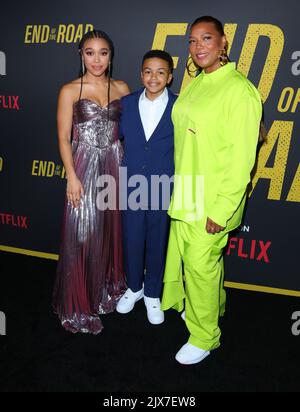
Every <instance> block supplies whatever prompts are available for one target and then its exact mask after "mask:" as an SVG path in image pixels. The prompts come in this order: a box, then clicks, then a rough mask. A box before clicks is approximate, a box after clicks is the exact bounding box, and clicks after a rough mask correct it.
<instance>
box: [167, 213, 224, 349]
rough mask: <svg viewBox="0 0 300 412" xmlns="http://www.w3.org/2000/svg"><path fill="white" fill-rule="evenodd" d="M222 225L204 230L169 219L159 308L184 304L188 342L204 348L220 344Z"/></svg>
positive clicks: (182, 305)
mask: <svg viewBox="0 0 300 412" xmlns="http://www.w3.org/2000/svg"><path fill="white" fill-rule="evenodd" d="M227 240H228V232H227V231H226V229H225V230H224V231H223V232H221V233H218V234H214V235H211V234H208V233H207V232H206V231H205V230H204V229H202V228H200V227H198V226H196V224H192V225H191V224H188V223H186V222H182V221H179V220H173V219H172V221H171V230H170V237H169V244H168V253H167V260H166V269H165V275H164V290H163V298H162V309H163V310H167V309H169V308H173V309H176V310H177V311H179V312H180V311H182V310H183V309H184V307H185V316H186V326H187V328H188V330H189V332H190V338H189V343H191V344H192V345H194V346H197V347H199V348H201V349H204V350H212V349H216V348H217V347H219V346H220V336H221V331H220V328H219V316H222V315H223V314H224V312H225V303H226V292H225V290H224V288H223V282H224V265H223V254H222V252H223V249H224V247H225V246H226V244H227Z"/></svg>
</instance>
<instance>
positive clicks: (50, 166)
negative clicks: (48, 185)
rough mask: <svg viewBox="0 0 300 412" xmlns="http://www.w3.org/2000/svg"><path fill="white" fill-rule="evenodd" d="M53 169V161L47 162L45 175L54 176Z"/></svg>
mask: <svg viewBox="0 0 300 412" xmlns="http://www.w3.org/2000/svg"><path fill="white" fill-rule="evenodd" d="M54 171H55V163H54V162H48V165H47V177H53V176H54Z"/></svg>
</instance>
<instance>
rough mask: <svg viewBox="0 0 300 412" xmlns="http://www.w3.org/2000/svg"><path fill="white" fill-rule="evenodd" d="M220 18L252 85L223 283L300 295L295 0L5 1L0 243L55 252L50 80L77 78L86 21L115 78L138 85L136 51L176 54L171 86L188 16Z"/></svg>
mask: <svg viewBox="0 0 300 412" xmlns="http://www.w3.org/2000/svg"><path fill="white" fill-rule="evenodd" d="M201 15H212V16H215V17H217V18H218V19H220V20H221V21H222V22H223V23H224V24H225V31H226V34H227V37H228V41H229V45H230V53H229V55H230V59H231V60H232V61H235V62H236V63H237V66H238V69H239V70H240V71H241V72H243V73H244V74H245V75H247V76H248V78H249V79H250V80H251V81H252V82H253V83H254V84H255V85H256V86H257V87H258V89H259V91H260V93H261V96H262V99H263V101H264V122H265V126H266V129H267V133H268V143H267V144H266V145H264V146H263V147H262V149H261V150H260V153H259V157H258V162H257V166H256V170H255V174H254V176H253V182H252V192H251V193H250V195H249V201H248V208H247V212H246V215H245V218H244V222H243V225H242V227H241V228H240V229H239V230H238V231H237V232H236V233H233V234H232V237H231V239H230V242H229V244H228V248H227V251H226V284H227V286H230V287H238V288H245V289H250V290H251V289H253V290H261V291H266V292H273V293H282V294H290V295H295V296H300V269H299V265H298V254H299V252H300V248H299V245H300V242H299V221H300V217H299V211H300V207H299V206H300V205H299V202H300V143H299V142H300V117H299V113H300V85H299V80H300V42H299V30H298V27H299V15H300V3H299V1H298V0H285V1H279V0H272V1H271V0H265V1H264V2H263V3H262V2H261V1H260V0H252V1H251V2H242V1H238V0H227V1H226V2H224V1H221V0H214V1H213V2H204V1H200V0H184V1H179V0H170V1H169V0H165V1H157V0H152V1H151V2H140V1H139V0H130V1H129V0H113V1H111V2H107V1H102V0H89V1H88V2H81V1H77V0H73V1H57V0H52V1H51V2H35V1H26V2H21V1H19V2H5V3H3V4H2V6H1V16H0V20H1V24H0V119H1V120H0V128H1V137H0V190H1V194H0V250H2V251H8V252H14V253H25V254H32V255H35V256H40V257H44V258H48V259H57V254H58V249H59V241H60V233H61V223H62V215H63V207H64V197H65V187H66V179H65V171H64V168H63V165H62V162H61V160H60V157H59V153H58V145H57V131H56V103H57V95H58V92H59V89H60V87H61V86H62V85H63V84H64V83H67V82H69V81H71V80H73V79H74V78H76V77H77V75H78V71H79V57H78V52H77V45H78V42H79V40H80V38H81V37H82V35H83V34H84V33H85V32H86V31H88V30H91V29H93V28H96V29H100V30H104V31H106V32H107V33H108V34H109V35H110V36H111V37H112V39H113V41H114V43H115V48H116V53H115V60H114V73H113V75H114V78H117V79H123V80H125V81H126V82H127V83H128V84H129V86H130V88H131V90H135V89H137V88H139V87H140V86H141V85H140V64H141V58H142V56H143V54H144V53H145V52H146V51H148V50H150V49H151V48H159V49H165V50H167V51H168V52H169V53H170V54H171V55H172V56H173V58H174V62H175V66H176V69H175V72H174V82H173V85H172V89H173V91H174V92H176V93H179V92H180V90H181V89H182V88H183V87H185V85H186V84H188V82H189V81H190V79H189V77H188V75H187V73H186V71H185V63H186V61H187V58H188V30H189V25H190V23H192V22H193V21H194V20H195V19H196V18H197V17H199V16H201Z"/></svg>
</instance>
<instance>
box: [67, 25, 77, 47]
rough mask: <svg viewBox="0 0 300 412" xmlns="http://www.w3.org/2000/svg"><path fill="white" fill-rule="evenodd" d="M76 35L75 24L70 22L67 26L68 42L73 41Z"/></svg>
mask: <svg viewBox="0 0 300 412" xmlns="http://www.w3.org/2000/svg"><path fill="white" fill-rule="evenodd" d="M74 35H75V24H69V25H68V27H67V34H66V42H67V43H72V41H73V39H74Z"/></svg>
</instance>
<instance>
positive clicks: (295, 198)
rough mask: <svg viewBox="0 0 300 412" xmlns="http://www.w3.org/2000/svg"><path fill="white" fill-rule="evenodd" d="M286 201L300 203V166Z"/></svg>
mask: <svg viewBox="0 0 300 412" xmlns="http://www.w3.org/2000/svg"><path fill="white" fill-rule="evenodd" d="M286 200H288V201H289V202H300V164H299V166H298V169H297V172H296V174H295V177H294V180H293V183H292V186H291V188H290V191H289V194H288V197H287V199H286Z"/></svg>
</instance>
